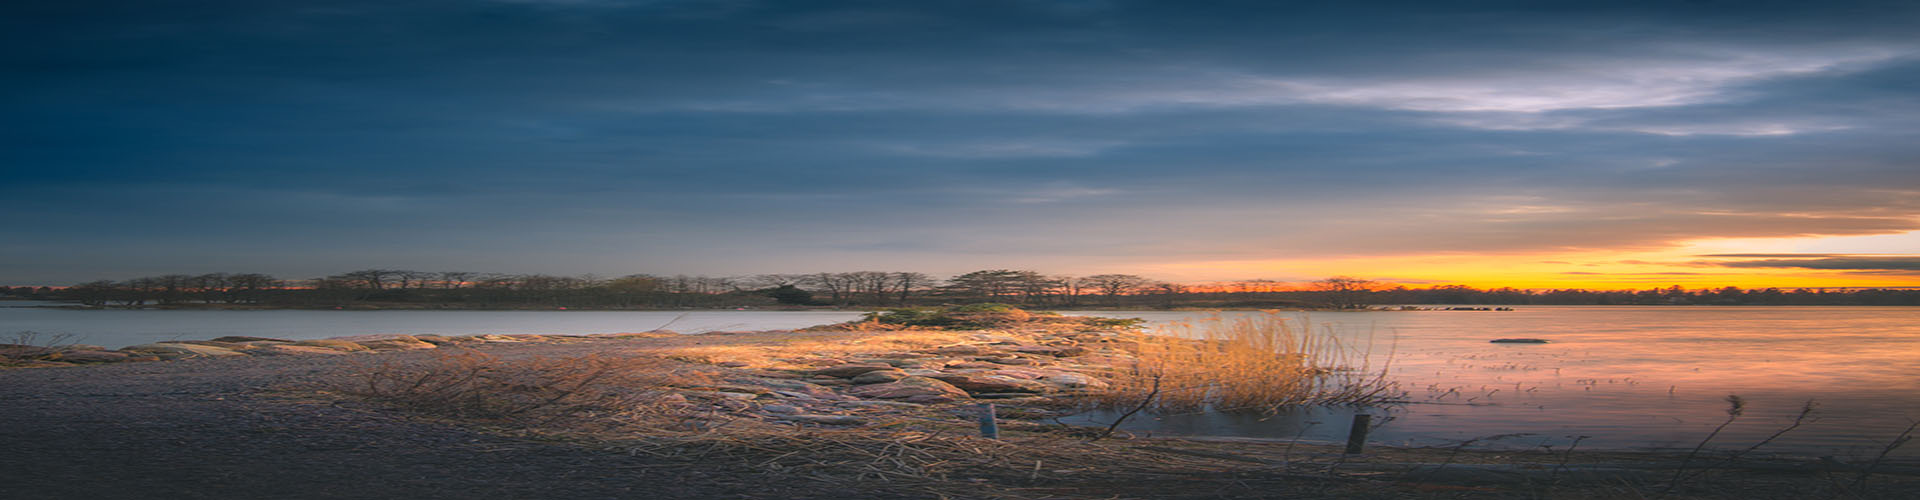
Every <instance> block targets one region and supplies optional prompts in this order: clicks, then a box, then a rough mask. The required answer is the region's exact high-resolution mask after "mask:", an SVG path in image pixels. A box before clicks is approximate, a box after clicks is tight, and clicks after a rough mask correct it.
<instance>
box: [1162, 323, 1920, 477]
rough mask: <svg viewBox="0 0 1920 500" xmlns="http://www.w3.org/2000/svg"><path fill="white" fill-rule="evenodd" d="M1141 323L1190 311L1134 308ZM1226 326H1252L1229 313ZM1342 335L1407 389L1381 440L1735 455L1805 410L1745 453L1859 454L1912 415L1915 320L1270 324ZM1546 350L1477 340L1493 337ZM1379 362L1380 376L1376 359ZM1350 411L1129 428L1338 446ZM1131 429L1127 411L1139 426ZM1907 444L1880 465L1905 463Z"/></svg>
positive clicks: (1918, 396)
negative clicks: (1705, 444) (1236, 322)
mask: <svg viewBox="0 0 1920 500" xmlns="http://www.w3.org/2000/svg"><path fill="white" fill-rule="evenodd" d="M1127 314H1128V315H1131V316H1136V317H1141V318H1145V319H1148V320H1153V321H1156V322H1161V323H1164V322H1173V321H1190V320H1192V319H1194V318H1195V313H1184V312H1158V311H1156V312H1133V313H1127ZM1221 314H1223V315H1227V316H1234V315H1247V314H1256V313H1249V312H1226V313H1221ZM1282 316H1283V317H1285V318H1288V319H1290V320H1292V322H1294V323H1296V324H1300V325H1312V327H1313V328H1314V329H1315V330H1316V331H1319V332H1323V333H1324V332H1331V334H1334V335H1338V336H1339V337H1341V338H1342V339H1343V340H1344V341H1345V342H1346V343H1347V345H1348V346H1349V347H1350V348H1351V349H1353V350H1354V351H1355V353H1356V355H1359V354H1366V353H1367V352H1369V351H1370V352H1371V356H1370V361H1371V365H1372V366H1374V367H1376V368H1378V367H1381V366H1389V367H1388V368H1387V371H1388V374H1389V378H1390V379H1391V380H1394V381H1397V382H1398V383H1399V384H1400V385H1401V388H1402V389H1404V390H1406V391H1407V392H1408V396H1409V399H1410V400H1411V401H1412V404H1407V405H1398V406H1395V407H1391V408H1372V409H1365V410H1361V411H1366V412H1368V413H1371V414H1373V415H1374V416H1375V417H1374V420H1375V422H1379V421H1380V420H1382V419H1383V418H1384V419H1386V420H1387V422H1386V423H1384V424H1381V425H1380V426H1379V427H1378V428H1376V429H1375V430H1374V433H1373V436H1372V439H1373V440H1375V441H1378V442H1387V443H1393V444H1404V445H1415V446H1453V445H1457V444H1458V443H1461V442H1463V441H1467V440H1473V439H1476V438H1484V437H1488V436H1496V435H1502V434H1524V435H1523V436H1514V437H1505V438H1500V439H1492V440H1482V441H1477V442H1475V443H1473V444H1472V445H1471V446H1472V447H1474V448H1538V447H1540V446H1542V445H1551V446H1554V447H1555V449H1565V447H1566V446H1567V445H1568V444H1570V443H1571V442H1572V441H1573V439H1574V438H1575V437H1576V436H1589V437H1587V438H1585V439H1583V440H1582V441H1581V442H1580V448H1582V449H1589V448H1611V449H1680V450H1685V449H1691V448H1692V447H1693V446H1694V445H1695V444H1697V443H1699V442H1700V440H1701V439H1702V438H1704V437H1706V435H1707V434H1708V433H1709V432H1711V431H1712V429H1713V427H1714V426H1716V425H1719V424H1720V423H1721V422H1723V421H1725V420H1726V419H1727V413H1726V410H1727V408H1728V404H1727V402H1726V401H1725V398H1726V397H1727V396H1728V395H1739V396H1740V397H1741V398H1743V399H1745V400H1746V402H1747V405H1746V408H1745V411H1744V414H1743V415H1742V416H1741V417H1740V418H1738V419H1737V420H1735V422H1734V423H1733V424H1732V425H1730V426H1728V427H1727V429H1726V431H1724V432H1723V433H1721V434H1720V435H1719V436H1718V437H1716V438H1715V439H1714V440H1713V442H1712V443H1711V444H1710V447H1713V448H1723V449H1725V448H1731V449H1741V448H1745V447H1748V446H1751V445H1753V444H1755V443H1758V442H1760V441H1762V440H1764V439H1766V437H1767V436H1768V435H1770V434H1772V433H1774V432H1776V431H1778V430H1780V429H1782V428H1784V427H1786V426H1787V425H1789V424H1790V423H1791V422H1792V420H1793V417H1794V416H1795V415H1797V414H1798V413H1799V412H1800V408H1801V407H1802V405H1803V404H1805V403H1806V402H1807V401H1808V400H1813V401H1814V403H1815V404H1817V405H1818V406H1817V410H1816V412H1815V413H1814V416H1815V418H1817V420H1816V421H1813V422H1811V423H1808V424H1806V425H1804V426H1802V427H1800V428H1798V429H1795V430H1794V431H1792V432H1789V433H1787V434H1786V435H1784V436H1782V437H1781V438H1779V439H1777V440H1775V441H1773V442H1772V443H1771V444H1768V445H1766V446H1765V447H1762V448H1760V449H1759V450H1758V451H1756V452H1755V453H1757V454H1764V453H1766V452H1769V451H1772V452H1782V453H1785V454H1792V455H1806V456H1819V455H1833V456H1835V457H1839V458H1842V459H1847V458H1849V457H1852V458H1855V459H1862V460H1870V459H1872V457H1873V456H1874V455H1876V454H1878V453H1879V452H1880V450H1881V448H1882V447H1883V446H1884V445H1886V444H1887V443H1888V442H1889V441H1890V440H1892V439H1893V438H1895V437H1896V436H1898V435H1899V434H1900V433H1901V431H1902V430H1904V429H1905V428H1906V427H1907V426H1908V425H1909V424H1911V423H1913V422H1914V421H1916V420H1920V308H1914V307H1684V306H1650V307H1631V306H1585V307H1581V306H1569V307H1544V306H1543V307H1517V308H1516V310H1514V311H1379V312H1343V313H1332V312H1316V313H1312V314H1311V315H1306V314H1290V313H1282ZM1512 337H1525V338H1540V339H1546V340H1549V341H1551V342H1552V343H1549V344H1490V343H1488V342H1487V341H1488V340H1492V339H1496V338H1512ZM1389 363H1390V365H1389ZM1354 412H1355V410H1352V409H1331V410H1329V409H1321V410H1314V411H1298V412H1291V413H1285V414H1278V415H1266V416H1261V415H1230V414H1211V413H1202V414H1193V415H1162V416H1158V417H1157V418H1153V417H1149V418H1142V419H1141V420H1142V421H1141V422H1138V423H1135V424H1132V425H1130V426H1127V427H1128V428H1131V429H1134V430H1136V431H1140V432H1158V433H1170V434H1205V435H1233V436H1248V437H1264V438H1273V439H1294V438H1295V437H1296V436H1299V437H1302V438H1304V439H1310V440H1323V441H1337V440H1344V439H1345V436H1346V433H1347V428H1348V426H1349V425H1350V422H1351V415H1352V414H1353V413H1354ZM1136 418H1139V417H1136ZM1916 448H1920V446H1915V447H1904V448H1902V449H1900V450H1897V451H1896V452H1895V453H1894V454H1893V455H1894V456H1902V457H1915V456H1920V450H1916Z"/></svg>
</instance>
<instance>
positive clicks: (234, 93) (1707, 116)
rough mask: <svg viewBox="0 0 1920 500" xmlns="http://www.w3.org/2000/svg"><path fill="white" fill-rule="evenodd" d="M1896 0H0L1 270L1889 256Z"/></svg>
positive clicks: (1244, 265)
mask: <svg viewBox="0 0 1920 500" xmlns="http://www.w3.org/2000/svg"><path fill="white" fill-rule="evenodd" d="M1917 21H1920V3H1915V2H1766V1H1739V2H1733V1H1693V2H1648V3H1637V2H1621V1H1613V2H1428V1H1422V2H1405V3H1388V2H1312V3H1291V2H1133V1H1096V0H1055V1H1041V0H1019V1H989V0H981V1H965V2H939V1H924V2H922V1H915V2H897V1H874V2H849V1H808V2H772V1H765V2H762V1H754V0H460V1H436V0H426V1H407V2H387V1H377V2H375V1H364V2H363V1H352V0H348V1H325V2H301V1H293V0H288V1H274V2H258V1H153V0H142V1H86V0H61V1H42V0H17V1H11V2H6V3H5V5H4V6H0V41H4V43H5V44H6V46H7V47H8V49H7V50H6V51H0V65H3V66H4V68H5V69H4V74H5V77H4V78H0V120H4V124H5V125H4V127H0V200H4V203H5V205H4V206H5V207H6V209H5V210H4V211H0V284H4V283H12V284H16V285H17V284H35V285H66V284H72V283H77V282H81V281H87V280H93V279H124V278H131V277H137V276H146V275H155V274H167V273H205V272H261V273H269V274H273V275H276V276H279V277H283V278H311V277H318V276H323V275H327V274H334V273H340V272H345V271H350V270H355V269H363V268H390V269H415V270H422V271H455V270H460V271H487V272H515V273H548V274H584V273H592V274H597V275H602V276H619V275H625V274H634V273H652V274H707V275H747V274H756V273H799V272H820V271H854V270H905V271H922V272H928V273H933V274H957V273H961V272H966V271H971V270H977V269H990V268H1014V269H1035V270H1040V271H1043V272H1047V273H1054V274H1071V275H1089V274H1098V273H1131V274H1140V275H1145V276H1149V277H1152V278H1156V279H1163V280H1171V281H1181V282H1205V281H1216V280H1239V279H1271V280H1280V281H1300V280H1312V279H1318V278H1323V277H1327V276H1333V275H1348V276H1356V277H1362V278H1369V279H1375V280H1381V281H1387V282H1394V283H1403V284H1410V285H1421V284H1467V285H1473V286H1518V287H1523V288H1569V287H1584V288H1606V289H1618V288H1647V287H1653V286H1667V285H1684V286H1688V287H1690V288H1691V287H1697V286H1720V285H1734V286H1915V285H1920V30H1915V29H1914V28H1913V27H1914V26H1916V22H1917Z"/></svg>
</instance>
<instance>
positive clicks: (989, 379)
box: [929, 372, 1047, 393]
mask: <svg viewBox="0 0 1920 500" xmlns="http://www.w3.org/2000/svg"><path fill="white" fill-rule="evenodd" d="M929 378H933V379H935V380H939V381H941V382H946V383H948V384H952V385H953V386H954V387H958V388H960V389H961V390H964V391H967V392H968V393H1000V392H1045V391H1046V390H1047V386H1046V384H1041V383H1038V382H1034V381H1031V380H1020V379H1017V378H1013V377H1008V376H1005V375H993V374H988V373H978V372H975V373H946V374H941V375H933V376H931V377H929Z"/></svg>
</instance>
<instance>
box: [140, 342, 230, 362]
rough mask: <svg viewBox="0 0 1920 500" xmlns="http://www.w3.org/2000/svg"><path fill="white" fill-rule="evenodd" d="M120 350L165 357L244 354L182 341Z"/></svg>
mask: <svg viewBox="0 0 1920 500" xmlns="http://www.w3.org/2000/svg"><path fill="white" fill-rule="evenodd" d="M120 352H124V353H130V354H148V355H153V356H159V357H161V358H166V359H172V358H199V357H209V358H217V357H227V356H245V354H241V353H240V351H235V350H233V349H227V348H224V347H214V346H210V345H200V344H182V343H155V344H140V345H135V346H127V347H122V348H120Z"/></svg>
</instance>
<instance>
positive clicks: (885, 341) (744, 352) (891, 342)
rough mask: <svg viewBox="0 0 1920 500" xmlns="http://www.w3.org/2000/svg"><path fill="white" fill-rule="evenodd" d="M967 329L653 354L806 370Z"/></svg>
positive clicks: (951, 339)
mask: <svg viewBox="0 0 1920 500" xmlns="http://www.w3.org/2000/svg"><path fill="white" fill-rule="evenodd" d="M967 335H968V334H967V333H963V332H947V331H926V330H894V331H883V332H867V333H855V334H848V333H794V334H792V335H788V336H782V337H778V338H775V339H771V340H767V341H764V342H755V343H741V344H728V343H716V344H709V345H694V346H675V347H670V348H663V349H656V350H652V352H653V353H654V354H656V355H659V356H663V357H668V358H672V359H678V360H683V361H687V362H692V363H702V364H717V363H734V364H735V365H734V366H739V367H742V368H759V369H771V370H806V369H812V368H817V367H818V365H819V364H820V362H821V360H830V359H832V358H836V357H841V358H851V357H859V356H868V355H875V354H883V353H890V352H904V351H913V350H918V349H930V348H935V347H940V346H947V345H955V344H961V343H966V342H967V341H968V339H967Z"/></svg>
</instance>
